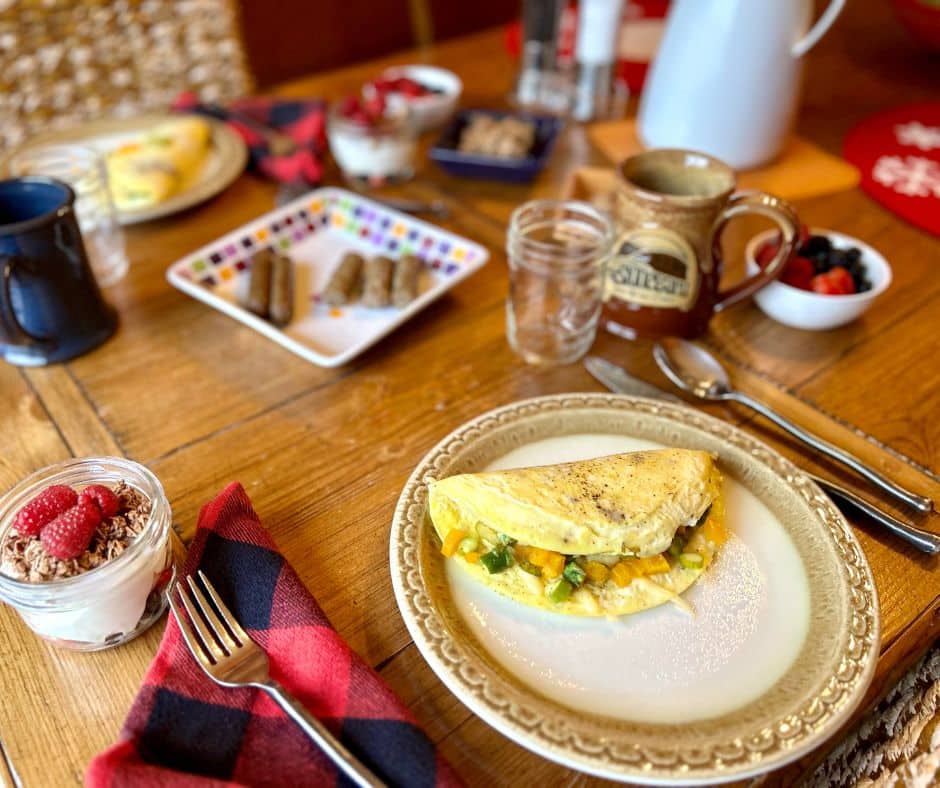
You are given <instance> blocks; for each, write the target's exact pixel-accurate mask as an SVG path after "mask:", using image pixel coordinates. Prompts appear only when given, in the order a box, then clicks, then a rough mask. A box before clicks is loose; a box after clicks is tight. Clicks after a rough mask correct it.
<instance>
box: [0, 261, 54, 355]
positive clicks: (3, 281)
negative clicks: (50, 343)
mask: <svg viewBox="0 0 940 788" xmlns="http://www.w3.org/2000/svg"><path fill="white" fill-rule="evenodd" d="M15 264H16V258H15V257H0V333H2V334H6V338H7V339H8V340H9V342H10V344H12V345H20V346H29V345H36V344H39V343H41V342H43V341H44V340H45V337H39V336H36V335H35V334H32V333H30V332H29V331H28V330H27V329H25V328H24V327H23V326H22V325H21V324H20V321H19V320H17V319H16V312H14V311H13V298H12V296H11V294H10V286H11V284H12V281H13V267H14V265H15Z"/></svg>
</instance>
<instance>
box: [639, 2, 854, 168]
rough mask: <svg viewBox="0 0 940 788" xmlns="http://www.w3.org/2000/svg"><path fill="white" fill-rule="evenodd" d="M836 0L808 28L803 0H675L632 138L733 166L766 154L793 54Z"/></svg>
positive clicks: (778, 126) (820, 26)
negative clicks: (697, 153) (687, 150)
mask: <svg viewBox="0 0 940 788" xmlns="http://www.w3.org/2000/svg"><path fill="white" fill-rule="evenodd" d="M844 5H845V0H832V2H831V3H830V4H829V6H828V7H827V8H826V10H825V11H824V12H823V14H822V16H821V17H820V18H819V21H818V22H817V23H816V24H815V26H813V28H812V29H811V30H810V29H809V28H810V23H811V22H812V13H813V2H812V0H674V2H673V3H672V7H671V9H670V11H669V19H668V20H667V22H666V30H665V33H664V34H663V40H662V43H661V44H660V47H659V52H658V53H657V55H656V59H655V60H654V61H653V65H652V68H651V69H650V74H649V77H648V79H647V82H646V86H645V88H644V90H643V97H642V100H641V101H640V110H639V116H638V131H639V135H640V140H641V141H642V142H643V144H644V145H646V146H647V147H650V148H690V149H692V150H698V151H702V152H704V153H708V154H711V155H712V156H715V157H717V158H719V159H722V160H723V161H725V162H727V163H728V164H730V165H731V166H732V167H734V168H735V169H748V168H750V167H756V166H758V165H761V164H764V163H765V162H767V161H769V160H770V159H772V158H774V156H776V155H777V154H778V153H780V151H781V150H782V149H783V146H784V144H785V142H786V138H787V134H788V132H789V131H790V127H791V124H792V121H793V116H794V114H795V112H796V108H797V102H798V99H799V90H800V73H801V70H802V60H801V58H802V57H803V55H805V54H806V53H807V52H808V51H809V50H810V49H811V48H812V47H813V46H814V45H815V44H816V42H817V41H819V39H820V38H822V36H823V35H824V34H825V32H826V31H827V30H828V29H829V27H830V26H831V25H832V23H833V22H834V21H835V20H836V17H838V16H839V13H840V12H841V11H842V8H843V6H844ZM807 31H808V32H807Z"/></svg>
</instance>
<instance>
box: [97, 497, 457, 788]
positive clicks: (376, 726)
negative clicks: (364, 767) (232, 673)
mask: <svg viewBox="0 0 940 788" xmlns="http://www.w3.org/2000/svg"><path fill="white" fill-rule="evenodd" d="M197 568H199V569H202V570H203V571H204V572H205V574H206V576H207V577H208V578H209V579H210V580H211V581H212V583H213V585H214V586H215V587H216V589H217V590H218V592H219V595H220V596H221V597H222V598H223V600H224V601H225V602H226V604H227V605H228V606H229V607H230V609H232V612H233V613H234V615H235V616H236V618H238V619H239V621H240V623H242V625H243V626H245V628H246V629H247V630H248V632H249V634H250V635H251V637H252V638H253V639H254V640H256V641H257V642H258V643H259V644H260V645H261V646H262V647H263V648H264V649H265V651H266V652H267V653H268V656H269V658H270V666H271V674H272V676H273V678H274V679H275V680H276V681H278V682H279V683H280V684H282V685H283V686H284V687H285V688H286V689H287V690H288V691H289V692H290V693H291V694H293V695H294V696H295V697H296V698H298V699H299V700H300V701H301V702H302V703H303V704H304V705H305V706H306V707H307V709H308V710H310V711H311V712H312V713H313V714H314V715H316V716H317V717H318V718H319V719H320V720H322V721H323V722H324V723H325V724H326V725H327V726H328V727H329V728H330V729H331V730H332V731H333V732H334V733H335V734H336V735H338V736H340V737H341V739H342V740H343V742H344V743H345V744H346V745H347V746H348V747H349V748H350V749H351V750H353V752H355V753H356V754H357V755H358V756H359V757H360V759H361V760H363V761H364V762H365V763H367V764H368V765H369V766H370V767H371V768H372V769H373V770H375V771H376V772H377V773H378V775H379V776H380V777H381V778H383V779H384V780H385V781H386V782H388V783H389V784H390V785H426V786H457V785H459V784H460V781H459V780H458V778H457V777H456V775H455V774H454V773H453V772H452V771H451V769H450V767H449V766H448V765H447V763H446V762H445V761H444V760H443V759H442V758H441V757H440V755H439V754H437V752H436V751H435V749H434V746H433V745H432V744H431V742H430V741H429V740H428V739H427V737H426V736H425V735H424V734H423V732H422V731H421V730H420V728H418V726H417V723H416V722H415V720H414V718H413V717H412V715H411V713H410V712H409V711H408V709H407V708H406V707H405V706H404V705H403V704H402V702H401V701H400V700H399V699H398V698H397V697H396V696H395V694H394V693H393V692H392V691H391V689H389V687H388V686H387V685H386V684H385V682H384V681H383V680H382V679H381V678H380V677H379V675H378V674H377V673H375V671H373V670H372V669H371V668H370V667H369V666H368V665H366V664H365V663H364V662H363V661H362V659H360V658H359V656H358V655H357V654H355V653H354V652H353V651H352V650H351V649H350V648H349V646H348V645H347V644H346V643H345V642H344V641H343V639H342V638H341V637H340V636H339V634H337V632H336V631H335V630H334V629H333V628H332V626H330V623H329V621H328V620H327V619H326V616H325V615H324V614H323V611H322V610H321V609H320V607H319V605H317V603H316V600H315V599H314V598H313V597H312V596H311V595H310V593H309V592H308V591H307V589H306V588H305V587H304V586H303V584H302V583H301V582H300V580H299V578H298V577H297V575H296V574H295V573H294V571H293V569H292V568H291V567H290V565H289V564H288V563H287V562H286V561H285V560H284V558H283V556H281V555H280V553H279V552H278V551H277V548H276V546H275V545H274V542H273V541H272V540H271V538H270V536H269V535H268V533H267V531H266V530H265V529H264V527H263V526H262V525H261V522H260V521H259V520H258V517H257V515H256V514H255V512H254V510H253V509H252V507H251V502H250V501H249V500H248V497H247V495H246V494H245V491H244V489H243V488H242V486H241V485H240V484H238V483H232V484H230V485H229V486H228V487H226V488H225V490H224V491H223V492H222V493H221V494H220V495H219V496H218V497H217V498H216V499H215V500H214V501H212V502H211V503H209V504H207V505H206V506H205V507H203V509H202V511H201V513H200V515H199V523H198V530H197V533H196V537H195V539H194V540H193V544H192V546H191V548H190V552H189V556H188V558H187V561H186V566H185V568H184V570H183V575H184V576H185V575H189V574H191V573H193V572H195V571H196V569H197ZM338 778H339V774H338V771H337V769H336V767H335V766H333V764H332V763H331V762H330V761H329V760H328V759H327V757H326V756H325V755H324V754H323V753H322V752H320V750H319V749H317V748H316V746H315V745H313V743H312V742H311V741H310V740H309V739H308V738H307V737H306V736H305V735H304V734H303V732H302V731H301V729H300V728H299V727H298V726H297V725H296V724H295V723H293V722H292V721H291V720H290V719H289V718H287V717H286V715H285V714H284V713H283V712H282V711H281V710H280V708H279V707H278V706H277V705H276V704H275V703H274V701H272V700H271V699H270V698H269V697H268V696H267V695H266V694H265V693H263V692H262V691H260V690H256V689H252V688H238V689H231V688H224V687H220V686H219V685H217V684H216V683H215V682H213V681H212V680H211V679H209V678H208V677H207V676H206V675H205V673H204V672H203V671H202V669H201V668H200V667H199V666H198V665H197V663H196V661H195V659H194V658H193V656H192V655H191V654H190V653H189V650H188V648H187V647H186V643H185V641H183V639H182V637H181V635H180V631H179V628H178V626H177V624H176V620H175V618H173V616H172V615H171V616H169V618H168V623H167V627H166V632H165V633H164V636H163V641H162V643H161V644H160V649H159V651H158V653H157V656H156V658H155V659H154V661H153V663H152V664H151V666H150V668H149V670H148V671H147V674H146V676H145V677H144V682H143V686H142V688H141V690H140V693H139V694H138V696H137V699H136V700H135V701H134V705H133V707H132V708H131V711H130V713H129V714H128V717H127V720H126V721H125V724H124V728H123V730H122V731H121V735H120V740H119V741H118V742H117V743H116V744H115V745H113V746H112V747H111V748H109V749H108V750H106V751H105V752H103V753H101V754H100V755H99V756H97V757H96V758H95V759H94V760H93V761H92V762H91V764H90V765H89V768H88V771H87V773H86V775H85V783H86V785H88V786H94V787H95V788H104V786H126V785H133V786H141V785H143V786H171V785H172V786H184V787H186V786H192V787H193V788H196V787H199V788H202V787H204V786H241V785H245V786H247V785H251V786H254V785H290V786H306V785H310V786H321V785H335V784H337V781H338ZM344 779H345V778H344Z"/></svg>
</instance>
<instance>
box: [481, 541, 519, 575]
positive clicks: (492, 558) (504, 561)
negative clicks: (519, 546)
mask: <svg viewBox="0 0 940 788" xmlns="http://www.w3.org/2000/svg"><path fill="white" fill-rule="evenodd" d="M480 563H481V564H483V566H485V567H486V571H487V572H489V573H490V574H491V575H495V574H498V573H499V572H504V571H505V570H507V569H509V567H511V566H512V556H511V555H510V554H509V550H507V549H506V548H505V547H497V548H496V549H495V550H490V551H489V552H488V553H484V554H483V555H481V556H480Z"/></svg>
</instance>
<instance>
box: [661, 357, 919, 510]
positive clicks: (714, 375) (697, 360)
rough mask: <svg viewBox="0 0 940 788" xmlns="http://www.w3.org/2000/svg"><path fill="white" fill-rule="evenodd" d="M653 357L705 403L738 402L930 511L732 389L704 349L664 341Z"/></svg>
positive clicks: (882, 478)
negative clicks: (709, 401)
mask: <svg viewBox="0 0 940 788" xmlns="http://www.w3.org/2000/svg"><path fill="white" fill-rule="evenodd" d="M653 357H654V358H655V359H656V363H657V364H658V365H659V368H660V369H661V370H662V371H663V374H664V375H665V376H666V377H667V378H669V379H670V380H671V381H672V382H673V383H675V384H676V385H677V386H678V387H679V388H680V389H682V390H683V391H687V392H689V393H690V394H692V395H694V396H696V397H699V398H700V399H706V400H717V401H727V400H731V401H732V402H737V403H739V404H741V405H745V406H747V407H748V408H751V409H752V410H755V411H757V412H758V413H760V414H761V415H762V416H764V417H765V418H767V419H770V420H771V421H772V422H773V423H774V424H776V425H777V426H778V427H780V428H781V429H784V430H786V431H787V432H789V433H790V434H791V435H793V436H794V437H795V438H797V439H799V440H801V441H802V442H803V443H805V444H806V445H807V446H809V447H811V448H813V449H816V450H817V451H820V452H822V453H823V454H826V455H828V456H829V457H831V458H832V459H834V460H836V461H837V462H841V463H842V464H843V465H847V466H848V467H849V468H852V469H853V470H854V471H857V472H858V473H860V474H861V475H862V476H864V477H865V478H866V479H868V480H869V481H870V482H872V483H873V484H875V485H877V486H878V487H880V488H881V489H882V490H884V491H885V492H886V493H888V494H889V495H892V496H894V497H895V498H897V499H898V500H899V501H903V502H904V503H906V504H907V505H908V506H911V507H913V508H914V509H917V510H918V511H920V512H929V511H932V510H933V501H932V500H931V499H930V498H926V497H924V496H922V495H918V494H917V493H913V492H911V491H910V490H907V489H905V488H904V487H901V486H900V485H899V484H896V483H895V482H893V481H891V480H890V479H888V478H887V477H885V476H883V475H882V474H881V473H879V472H878V471H876V470H875V469H874V468H871V467H869V466H868V465H866V464H865V463H864V462H862V461H861V460H860V459H859V458H858V457H856V456H855V455H853V454H850V453H849V452H847V451H845V450H844V449H840V448H839V447H838V446H834V445H833V444H831V443H829V442H828V441H825V440H823V439H822V438H820V437H819V436H818V435H814V434H813V433H811V432H808V431H807V430H804V429H803V428H802V427H800V426H798V425H796V424H794V423H793V422H792V421H790V420H789V419H786V418H784V417H783V416H781V415H780V414H779V413H777V412H776V411H774V410H772V409H771V408H770V407H768V406H767V405H765V404H764V403H763V402H760V401H759V400H756V399H753V398H752V397H750V396H748V395H747V394H744V393H743V392H741V391H737V390H736V389H734V388H732V386H731V382H730V380H729V378H728V373H727V372H726V371H725V368H724V367H723V366H721V363H720V362H719V361H718V359H716V358H715V357H714V356H713V355H712V354H711V353H709V352H708V351H707V350H705V349H704V348H701V347H699V346H698V345H695V344H693V343H692V342H686V341H685V340H682V339H664V340H663V341H662V342H661V343H658V344H657V345H656V346H655V347H654V348H653Z"/></svg>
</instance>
